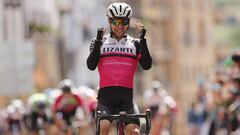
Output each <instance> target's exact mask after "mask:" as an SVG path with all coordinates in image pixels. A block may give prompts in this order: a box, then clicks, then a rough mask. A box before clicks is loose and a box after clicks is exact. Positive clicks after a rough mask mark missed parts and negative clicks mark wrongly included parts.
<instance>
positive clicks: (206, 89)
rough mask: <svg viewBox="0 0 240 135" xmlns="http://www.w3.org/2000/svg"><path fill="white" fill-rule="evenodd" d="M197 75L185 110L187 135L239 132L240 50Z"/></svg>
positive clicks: (233, 133)
mask: <svg viewBox="0 0 240 135" xmlns="http://www.w3.org/2000/svg"><path fill="white" fill-rule="evenodd" d="M222 63H223V64H221V67H220V68H218V69H216V70H214V71H213V72H212V73H209V74H208V75H206V76H204V77H202V78H200V79H199V80H198V82H197V86H198V87H197V92H196V95H195V98H194V99H195V100H194V101H193V102H192V103H191V104H190V105H189V109H188V112H187V118H188V134H189V135H193V134H194V135H239V134H240V128H239V124H240V52H235V53H234V54H232V55H230V56H228V57H227V58H226V59H225V60H224V62H222Z"/></svg>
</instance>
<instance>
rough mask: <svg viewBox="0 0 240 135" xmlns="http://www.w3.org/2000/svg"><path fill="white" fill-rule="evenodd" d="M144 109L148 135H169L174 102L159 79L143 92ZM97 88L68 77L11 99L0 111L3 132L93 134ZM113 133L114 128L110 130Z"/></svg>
mask: <svg viewBox="0 0 240 135" xmlns="http://www.w3.org/2000/svg"><path fill="white" fill-rule="evenodd" d="M143 98H144V108H145V109H147V108H150V109H151V112H152V130H151V133H150V134H151V135H160V134H162V133H164V134H165V135H168V134H171V130H172V123H173V120H174V116H175V113H176V107H177V106H176V102H175V100H174V99H173V98H172V97H171V96H170V95H169V94H168V92H167V90H165V89H164V88H163V86H162V84H161V83H160V82H159V81H153V82H152V86H151V87H150V88H149V89H148V90H146V91H145V93H144V95H143ZM96 106H97V92H96V89H91V88H90V87H88V86H80V87H78V88H76V87H75V86H74V85H73V83H72V81H71V80H69V79H65V80H62V81H61V82H59V86H58V87H57V88H54V89H52V88H47V89H45V90H43V91H42V92H37V93H33V94H32V95H30V96H29V97H28V99H27V101H26V102H23V101H22V100H20V99H14V100H12V101H11V102H10V103H9V105H8V106H6V107H5V108H2V109H1V110H0V134H1V135H2V134H3V135H26V134H29V135H47V134H51V135H76V134H81V135H91V134H95V133H94V131H95V119H94V118H95V109H96ZM112 132H114V133H113V134H115V132H116V131H114V130H113V131H112Z"/></svg>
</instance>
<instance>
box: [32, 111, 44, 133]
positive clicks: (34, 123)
mask: <svg viewBox="0 0 240 135" xmlns="http://www.w3.org/2000/svg"><path fill="white" fill-rule="evenodd" d="M30 117H31V130H32V131H38V130H39V128H40V127H39V125H38V118H40V119H42V120H43V122H44V123H46V122H48V118H47V115H46V114H45V113H44V114H41V115H40V114H38V113H37V112H32V113H31V116H30Z"/></svg>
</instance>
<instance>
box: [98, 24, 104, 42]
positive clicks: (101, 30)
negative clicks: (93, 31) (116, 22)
mask: <svg viewBox="0 0 240 135" xmlns="http://www.w3.org/2000/svg"><path fill="white" fill-rule="evenodd" d="M105 30H106V29H105V28H104V27H100V28H98V30H97V38H96V39H97V40H98V41H101V40H102V39H103V34H104V32H105Z"/></svg>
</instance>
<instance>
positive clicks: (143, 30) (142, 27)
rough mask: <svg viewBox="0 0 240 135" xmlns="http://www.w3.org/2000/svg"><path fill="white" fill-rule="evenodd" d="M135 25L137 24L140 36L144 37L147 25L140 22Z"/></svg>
mask: <svg viewBox="0 0 240 135" xmlns="http://www.w3.org/2000/svg"><path fill="white" fill-rule="evenodd" d="M135 25H136V29H137V31H138V32H139V38H140V39H144V37H145V34H146V28H145V26H144V25H143V24H142V23H140V22H138V23H136V24H135Z"/></svg>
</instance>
